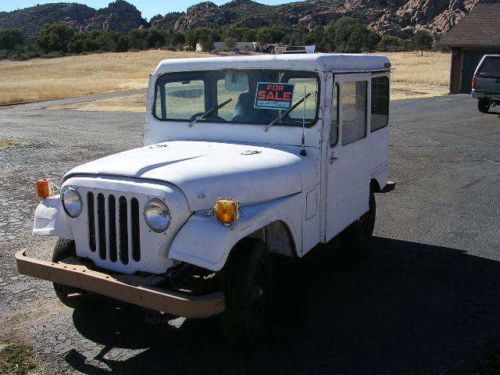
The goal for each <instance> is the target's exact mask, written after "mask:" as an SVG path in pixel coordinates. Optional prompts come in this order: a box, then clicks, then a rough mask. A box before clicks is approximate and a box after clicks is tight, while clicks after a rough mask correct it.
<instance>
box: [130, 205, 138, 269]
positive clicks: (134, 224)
mask: <svg viewBox="0 0 500 375" xmlns="http://www.w3.org/2000/svg"><path fill="white" fill-rule="evenodd" d="M130 210H131V211H132V212H131V213H132V228H131V229H132V259H134V260H135V261H136V262H138V261H140V260H141V237H140V236H141V229H140V227H139V202H138V201H137V198H132V200H131V201H130Z"/></svg>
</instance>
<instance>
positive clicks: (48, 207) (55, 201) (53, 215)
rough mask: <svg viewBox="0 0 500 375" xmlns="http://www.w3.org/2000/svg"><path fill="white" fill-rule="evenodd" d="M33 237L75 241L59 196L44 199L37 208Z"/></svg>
mask: <svg viewBox="0 0 500 375" xmlns="http://www.w3.org/2000/svg"><path fill="white" fill-rule="evenodd" d="M33 235H34V236H58V237H61V238H65V239H68V240H72V239H73V232H72V231H71V227H70V225H69V222H68V218H67V216H66V213H65V212H64V208H63V206H62V202H61V198H60V196H59V195H56V196H54V197H50V198H47V199H44V200H43V201H42V202H40V204H39V205H38V207H37V208H36V211H35V220H34V223H33Z"/></svg>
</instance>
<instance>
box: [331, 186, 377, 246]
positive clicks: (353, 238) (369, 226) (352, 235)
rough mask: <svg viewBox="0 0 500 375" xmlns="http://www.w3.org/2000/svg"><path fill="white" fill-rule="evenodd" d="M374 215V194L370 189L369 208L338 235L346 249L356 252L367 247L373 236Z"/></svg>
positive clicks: (375, 214) (375, 207)
mask: <svg viewBox="0 0 500 375" xmlns="http://www.w3.org/2000/svg"><path fill="white" fill-rule="evenodd" d="M376 216H377V204H376V202H375V194H374V193H373V190H372V189H370V198H369V210H368V211H367V212H366V213H365V214H364V215H363V216H361V217H360V218H359V219H358V220H356V221H355V222H354V223H352V224H351V225H350V226H349V227H348V228H347V229H346V230H344V231H343V232H342V234H341V236H340V239H341V241H342V245H343V246H344V247H346V248H347V250H348V251H350V252H354V253H356V254H358V253H360V252H364V251H365V250H366V249H367V248H368V246H369V243H370V240H371V238H372V236H373V230H374V228H375V218H376Z"/></svg>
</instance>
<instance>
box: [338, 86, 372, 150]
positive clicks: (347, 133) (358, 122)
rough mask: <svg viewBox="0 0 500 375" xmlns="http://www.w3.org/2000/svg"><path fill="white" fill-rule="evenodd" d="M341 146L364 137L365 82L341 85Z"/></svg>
mask: <svg viewBox="0 0 500 375" xmlns="http://www.w3.org/2000/svg"><path fill="white" fill-rule="evenodd" d="M341 92H342V146H344V145H347V144H349V143H352V142H355V141H357V140H359V139H362V138H364V137H366V97H367V95H366V94H367V82H366V81H359V82H348V83H344V84H343V85H342V89H341Z"/></svg>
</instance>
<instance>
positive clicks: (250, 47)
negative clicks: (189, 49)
mask: <svg viewBox="0 0 500 375" xmlns="http://www.w3.org/2000/svg"><path fill="white" fill-rule="evenodd" d="M257 45H258V43H257V42H236V44H235V46H234V48H233V49H234V50H238V51H240V52H250V51H255V50H256V48H257ZM213 50H214V51H215V52H221V51H227V50H228V48H227V46H226V43H225V42H214V49H213ZM202 51H203V45H202V43H196V52H202Z"/></svg>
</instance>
